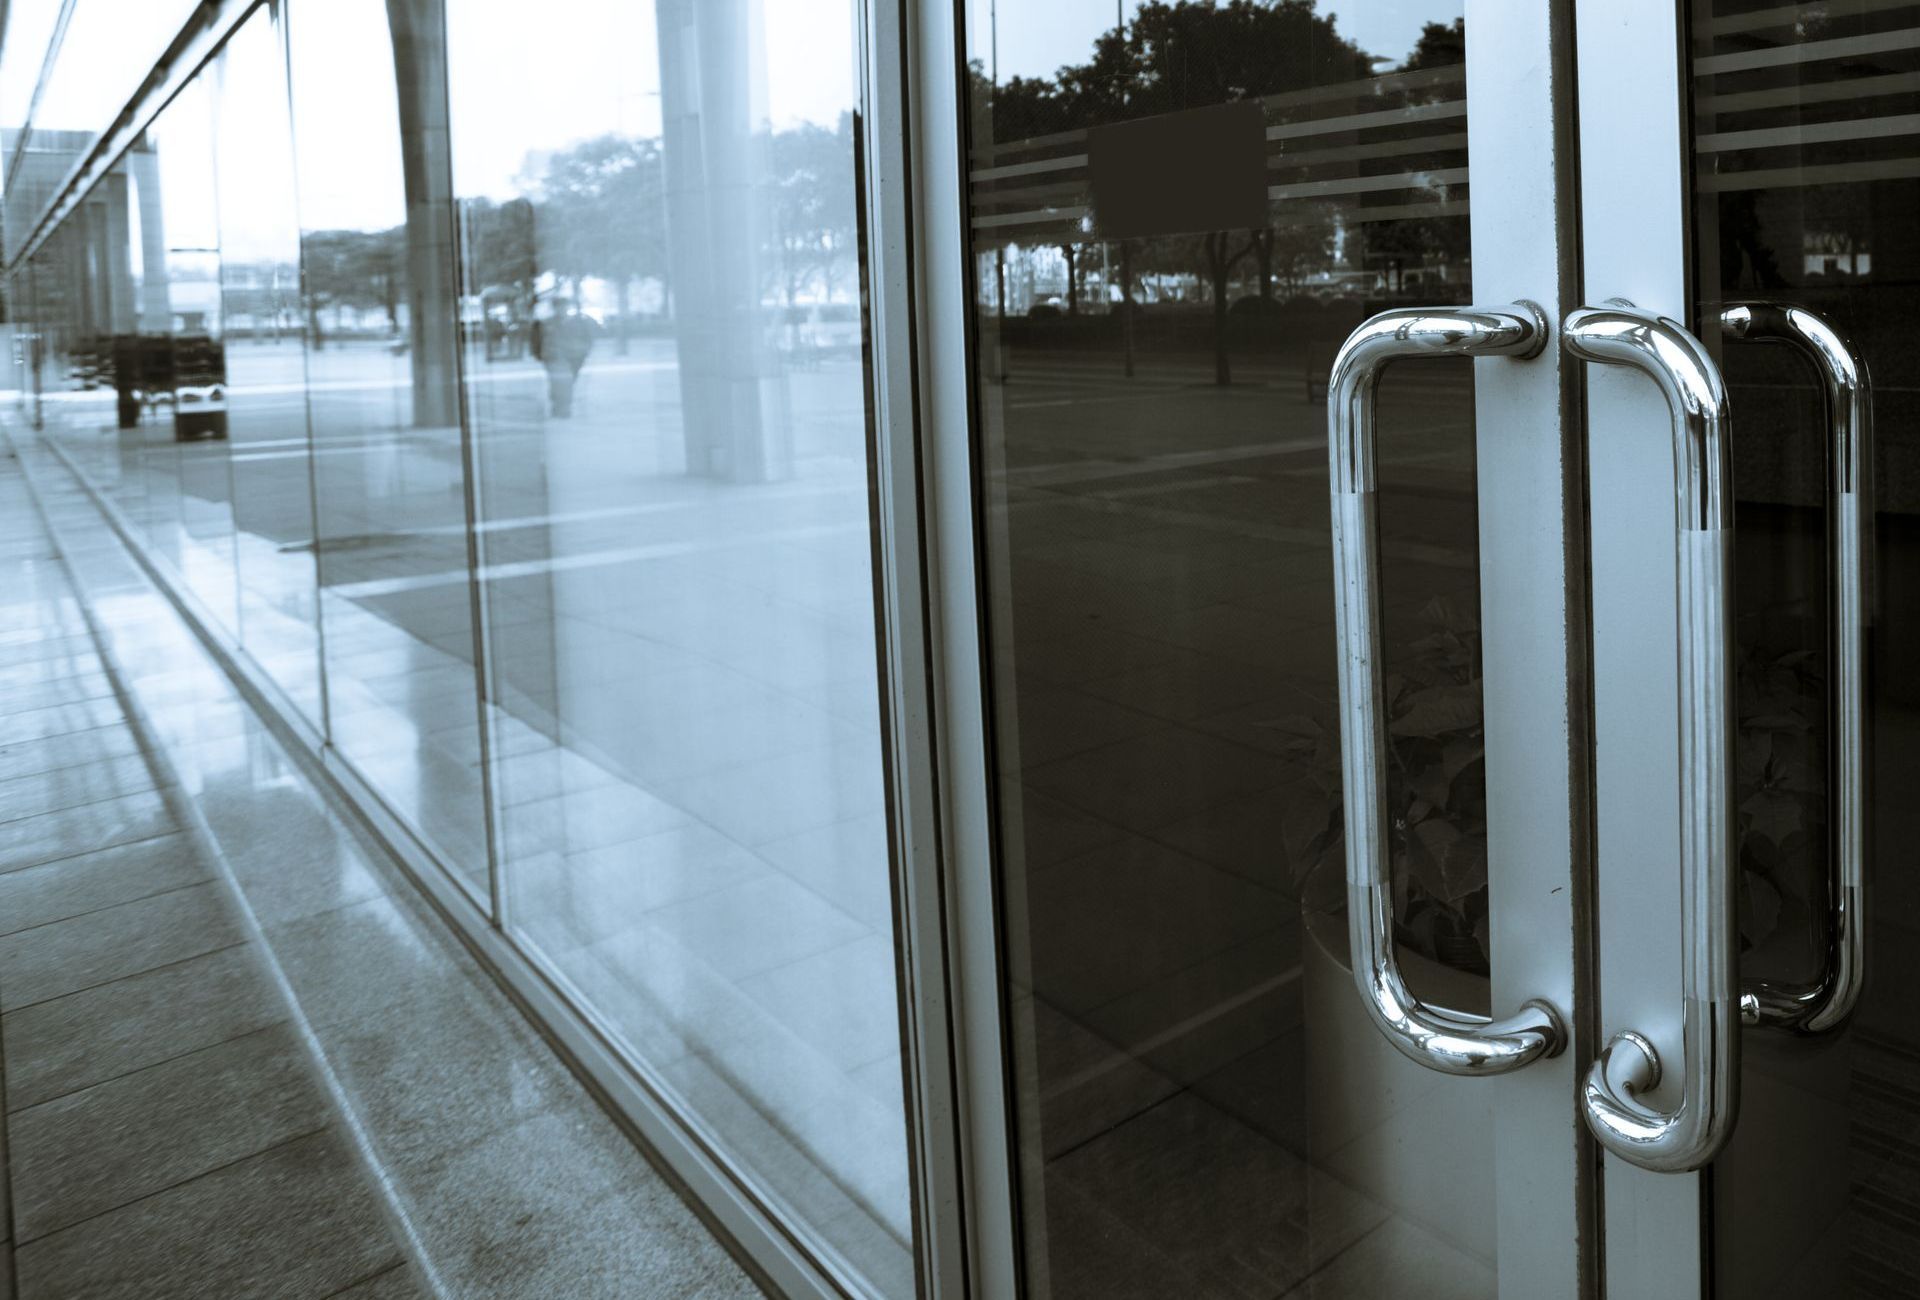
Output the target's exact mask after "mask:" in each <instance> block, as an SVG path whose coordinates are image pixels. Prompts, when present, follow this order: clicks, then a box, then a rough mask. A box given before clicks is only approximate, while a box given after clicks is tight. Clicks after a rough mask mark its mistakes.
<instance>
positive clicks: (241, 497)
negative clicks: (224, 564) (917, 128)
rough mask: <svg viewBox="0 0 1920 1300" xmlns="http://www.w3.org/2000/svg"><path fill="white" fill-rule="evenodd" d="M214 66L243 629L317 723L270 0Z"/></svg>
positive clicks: (302, 427)
mask: <svg viewBox="0 0 1920 1300" xmlns="http://www.w3.org/2000/svg"><path fill="white" fill-rule="evenodd" d="M217 67H218V75H219V78H220V81H219V86H220V112H219V116H218V122H217V130H218V137H217V144H218V153H219V163H220V181H221V184H220V242H221V262H220V302H221V314H222V317H223V319H224V323H225V327H226V328H225V331H224V342H225V350H226V369H227V392H226V408H227V411H226V414H227V424H228V429H229V430H230V437H231V447H232V465H233V512H234V535H235V546H236V551H237V554H236V561H237V563H238V566H239V602H240V615H239V616H240V622H239V631H240V639H241V641H242V643H243V644H244V645H245V646H246V648H247V650H248V652H249V653H250V654H251V655H252V656H253V658H254V659H255V660H256V661H257V662H258V663H259V664H260V666H261V667H262V668H264V669H265V670H266V672H267V675H268V676H270V677H271V678H272V679H273V680H274V681H276V682H277V683H279V685H280V686H281V687H282V688H284V689H285V690H286V691H287V693H288V695H289V696H290V697H291V698H292V699H293V701H294V702H295V704H297V705H298V707H299V709H300V711H301V712H302V713H303V714H304V715H305V716H306V717H307V719H308V720H309V721H310V722H312V723H313V724H314V725H315V726H319V725H320V723H321V718H320V646H319V633H320V629H319V603H318V602H319V596H318V593H317V591H316V589H315V582H314V572H315V570H314V545H313V538H314V529H313V476H312V461H311V459H310V457H309V454H308V453H309V450H310V449H309V447H308V443H307V385H306V354H305V349H304V348H303V347H302V335H303V326H304V324H305V318H304V316H303V314H302V312H301V310H300V218H299V213H298V212H297V210H296V207H295V192H294V174H293V137H292V131H291V127H290V125H289V123H288V120H287V80H286V63H285V60H284V58H283V57H282V53H281V48H280V39H279V33H278V32H277V31H276V30H275V28H274V25H273V19H272V13H271V10H270V9H261V10H259V11H258V12H256V13H255V14H254V16H253V17H252V18H250V19H248V20H247V22H246V24H245V25H244V26H243V27H242V28H241V29H240V30H239V31H238V32H236V33H235V34H234V36H233V38H232V39H231V40H230V41H229V42H228V43H227V47H226V50H225V52H224V53H223V54H222V55H221V57H220V61H219V63H218V65H217Z"/></svg>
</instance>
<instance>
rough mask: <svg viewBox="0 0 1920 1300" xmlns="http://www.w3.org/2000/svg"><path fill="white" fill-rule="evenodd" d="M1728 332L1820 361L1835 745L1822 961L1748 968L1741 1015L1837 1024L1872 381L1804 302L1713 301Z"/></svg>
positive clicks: (1862, 775)
mask: <svg viewBox="0 0 1920 1300" xmlns="http://www.w3.org/2000/svg"><path fill="white" fill-rule="evenodd" d="M1720 332H1721V333H1722V334H1723V335H1725V336H1726V337H1727V338H1730V339H1748V340H1752V341H1754V342H1760V343H1784V344H1786V345H1788V346H1789V347H1791V348H1793V349H1794V350H1795V351H1796V352H1799V353H1800V354H1801V355H1802V356H1804V357H1806V358H1807V360H1809V361H1811V362H1812V363H1813V365H1814V368H1815V369H1817V370H1818V371H1819V372H1820V380H1821V384H1822V386H1823V387H1824V388H1825V389H1826V406H1827V429H1828V441H1827V518H1828V531H1829V535H1830V538H1831V540H1830V541H1829V544H1828V564H1829V566H1830V567H1829V576H1828V584H1829V593H1830V594H1829V596H1828V599H1827V617H1828V620H1829V624H1830V625H1829V627H1828V631H1827V635H1828V645H1829V650H1828V654H1829V656H1830V657H1831V660H1832V667H1831V668H1830V670H1829V671H1830V672H1831V673H1832V675H1833V676H1832V680H1833V687H1832V695H1831V700H1832V703H1831V708H1830V712H1829V715H1828V723H1827V730H1828V745H1829V746H1830V748H1831V750H1832V753H1833V792H1832V796H1831V812H1830V816H1831V817H1832V819H1833V834H1832V835H1831V836H1830V837H1829V840H1828V852H1829V854H1830V857H1829V859H1828V867H1827V872H1828V913H1829V916H1828V920H1829V926H1828V931H1827V952H1826V961H1825V964H1824V966H1823V968H1822V970H1821V973H1820V977H1819V978H1818V979H1817V980H1815V981H1814V982H1813V983H1810V984H1786V983H1781V982H1778V981H1771V980H1763V979H1751V980H1747V981H1745V982H1744V983H1743V984H1742V985H1741V1012H1742V1017H1743V1019H1744V1021H1745V1023H1747V1024H1753V1025H1777V1026H1779V1027H1781V1028H1784V1029H1790V1030H1793V1031H1795V1032H1797V1033H1803V1034H1819V1033H1825V1032H1828V1031H1830V1030H1833V1029H1837V1028H1839V1027H1840V1026H1841V1025H1842V1024H1844V1023H1846V1020H1847V1017H1848V1016H1850V1015H1851V1014H1852V1013H1853V1008H1854V1004H1855V1003H1857V1002H1858V1001H1859V1000H1860V987H1861V985H1862V984H1863V983H1864V982H1865V978H1866V969H1867V964H1866V937H1867V931H1866V925H1865V921H1866V914H1865V912H1864V910H1863V907H1864V903H1865V894H1866V878H1867V849H1866V839H1867V825H1866V816H1867V796H1866V788H1867V772H1866V769H1867V762H1868V757H1867V740H1866V720H1867V719H1866V704H1867V697H1866V674H1867V660H1866V619H1867V614H1866V610H1867V572H1868V564H1867V555H1868V548H1869V546H1870V545H1871V541H1870V538H1871V534H1870V532H1869V530H1870V529H1871V528H1872V527H1873V504H1872V498H1871V496H1870V495H1869V492H1868V487H1869V484H1870V483H1871V481H1872V467H1873V387H1872V383H1871V381H1870V380H1869V379H1868V378H1867V368H1866V365H1865V363H1864V362H1863V361H1861V359H1860V358H1859V357H1858V356H1856V355H1854V352H1853V350H1852V349H1851V348H1849V347H1848V346H1847V342H1846V340H1845V339H1844V338H1842V337H1841V335H1840V332H1839V331H1838V330H1836V329H1834V328H1833V326H1831V325H1829V324H1828V323H1827V322H1826V321H1824V320H1822V319H1821V318H1820V317H1819V316H1816V315H1815V314H1814V313H1812V312H1810V311H1807V310H1806V309H1805V308H1802V307H1793V306H1789V305H1787V304H1785V303H1770V302H1748V303H1736V304H1734V305H1732V306H1730V307H1728V308H1726V309H1725V310H1724V311H1722V312H1721V313H1720Z"/></svg>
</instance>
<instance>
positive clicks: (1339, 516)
mask: <svg viewBox="0 0 1920 1300" xmlns="http://www.w3.org/2000/svg"><path fill="white" fill-rule="evenodd" d="M1546 339H1547V324H1546V321H1545V319H1544V318H1543V317H1542V315H1541V313H1540V310H1539V309H1538V308H1537V307H1534V306H1533V305H1532V304H1531V303H1519V304H1515V305H1513V306H1508V307H1435V308H1428V309H1410V310H1402V311H1389V312H1382V313H1381V314H1380V315H1378V316H1375V317H1373V318H1372V319H1371V320H1369V321H1367V322H1366V323H1364V324H1363V325H1361V326H1360V328H1358V329H1356V330H1355V331H1354V332H1353V333H1352V334H1350V335H1348V337H1347V341H1346V342H1345V343H1343V344H1341V346H1340V351H1339V353H1338V354H1336V355H1335V357H1334V360H1333V365H1332V368H1331V370H1330V371H1329V373H1328V377H1327V444H1328V453H1329V460H1330V462H1331V476H1332V488H1333V502H1332V505H1333V565H1334V611H1335V612H1334V622H1335V626H1336V628H1337V629H1338V634H1339V642H1340V655H1339V670H1340V746H1341V759H1340V763H1341V780H1342V783H1343V786H1344V791H1345V797H1344V800H1343V802H1344V807H1345V811H1344V818H1345V823H1346V845H1347V933H1348V941H1349V945H1350V947H1351V949H1352V959H1353V979H1354V983H1355V985H1356V986H1357V987H1358V988H1359V990H1360V996H1361V998H1362V999H1363V1000H1364V1001H1365V1003H1366V1007H1367V1011H1368V1013H1369V1014H1370V1015H1371V1016H1372V1018H1373V1022H1374V1024H1376V1025H1377V1026H1379V1028H1380V1031H1381V1032H1382V1033H1383V1034H1385V1035H1386V1036H1387V1040H1388V1041H1389V1042H1391V1043H1392V1044H1393V1045H1394V1046H1395V1047H1397V1048H1399V1049H1400V1051H1401V1052H1402V1053H1404V1054H1405V1055H1407V1056H1408V1057H1411V1058H1412V1059H1413V1060H1415V1061H1418V1062H1419V1063H1420V1064H1422V1065H1425V1066H1427V1067H1429V1068H1431V1069H1435V1070H1440V1071H1443V1072H1444V1073H1447V1074H1463V1075H1486V1074H1502V1073H1505V1072H1506V1071H1508V1070H1515V1069H1518V1068H1519V1067H1521V1066H1523V1065H1526V1064H1528V1063H1529V1062H1532V1061H1534V1060H1536V1059H1538V1058H1540V1057H1542V1056H1553V1055H1555V1054H1557V1053H1558V1052H1559V1051H1560V1049H1561V1048H1562V1047H1563V1046H1564V1045H1565V1043H1566V1030H1565V1027H1564V1025H1563V1023H1562V1021H1561V1018H1560V1014H1559V1012H1557V1011H1556V1010H1555V1009H1554V1008H1553V1007H1552V1006H1551V1005H1550V1004H1549V1003H1547V1002H1545V1001H1541V1000H1536V1001H1530V1002H1527V1003H1526V1004H1524V1005H1523V1006H1522V1007H1521V1008H1520V1009H1519V1010H1518V1011H1516V1012H1515V1013H1514V1014H1512V1015H1510V1016H1507V1017H1505V1018H1503V1019H1500V1020H1493V1019H1491V1018H1490V1017H1487V1016H1482V1015H1477V1014H1474V1013H1472V1012H1465V1011H1451V1010H1448V1009H1446V1008H1444V1007H1432V1006H1428V1005H1427V1004H1425V1003H1423V1002H1421V1001H1420V999H1419V998H1417V997H1415V996H1414V995H1413V994H1412V993H1411V992H1410V991H1409V990H1408V989H1407V986H1406V982H1405V981H1404V980H1403V979H1402V978H1401V975H1400V967H1399V962H1398V961H1397V960H1396V958H1395V956H1394V949H1393V890H1392V883H1391V874H1390V873H1391V866H1392V863H1391V859H1390V856H1389V853H1388V847H1387V728H1386V707H1385V700H1384V688H1383V683H1382V669H1381V663H1380V652H1381V645H1380V566H1379V562H1378V561H1379V557H1378V554H1377V552H1376V534H1377V529H1376V521H1375V509H1376V504H1375V484H1374V420H1375V411H1374V405H1375V403H1374V397H1375V391H1376V390H1377V388H1378V387H1379V380H1380V373H1381V371H1382V370H1383V369H1384V368H1385V367H1386V365H1387V363H1389V362H1391V361H1395V360H1398V359H1400V358H1402V357H1522V358H1524V357H1531V356H1535V355H1537V354H1538V353H1539V352H1540V350H1541V349H1542V348H1543V347H1544V346H1545V345H1546Z"/></svg>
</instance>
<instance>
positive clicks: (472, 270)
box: [462, 199, 540, 322]
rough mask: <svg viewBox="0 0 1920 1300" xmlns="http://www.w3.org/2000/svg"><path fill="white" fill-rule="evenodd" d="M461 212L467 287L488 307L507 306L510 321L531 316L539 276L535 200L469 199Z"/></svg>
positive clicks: (467, 289)
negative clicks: (535, 249) (535, 248)
mask: <svg viewBox="0 0 1920 1300" xmlns="http://www.w3.org/2000/svg"><path fill="white" fill-rule="evenodd" d="M462 215H463V218H464V221H463V226H462V231H463V234H464V237H465V246H464V251H465V255H466V267H465V269H466V275H467V285H466V291H467V292H468V293H470V294H473V295H475V296H477V297H478V298H479V299H480V300H481V302H482V303H484V304H485V305H486V306H488V307H493V306H496V305H498V306H502V307H504V308H505V309H506V314H507V316H508V318H509V319H510V320H513V321H516V322H518V321H523V320H528V319H531V318H532V316H533V295H534V283H535V281H537V280H538V279H539V278H540V263H539V259H538V257H536V256H535V254H534V248H533V204H532V203H530V202H528V201H527V200H526V199H509V200H507V201H506V202H505V203H495V202H494V201H493V200H491V199H469V200H467V201H466V202H465V203H464V204H463V205H462Z"/></svg>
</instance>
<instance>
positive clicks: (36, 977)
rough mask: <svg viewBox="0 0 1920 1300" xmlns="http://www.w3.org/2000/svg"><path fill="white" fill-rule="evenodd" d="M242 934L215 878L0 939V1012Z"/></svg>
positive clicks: (236, 938)
mask: <svg viewBox="0 0 1920 1300" xmlns="http://www.w3.org/2000/svg"><path fill="white" fill-rule="evenodd" d="M242 937H243V935H242V932H241V930H240V927H239V925H238V923H237V922H236V921H235V920H234V919H233V915H232V912H231V910H230V908H229V905H228V903H227V899H226V897H225V894H224V891H223V889H222V887H221V886H220V885H219V884H217V883H214V882H208V883H206V884H202V885H190V886H188V887H187V888H185V889H176V890H174V891H173V892H172V893H168V894H158V895H155V896H154V897H152V898H143V899H139V900H138V901H136V902H132V903H122V904H120V905H119V906H117V907H109V908H105V909H103V910H101V911H98V912H89V913H87V914H86V915H85V916H76V917H71V918H69V919H68V920H65V921H55V922H54V923H52V924H51V925H42V926H38V927H36V928H34V929H32V930H22V931H20V932H19V933H18V934H11V935H8V936H7V937H5V938H4V939H0V1011H9V1012H10V1011H15V1010H18V1009H19V1008H21V1007H25V1006H31V1005H32V1004H34V1003H36V1002H44V1001H45V1000H47V999H48V998H57V997H59V996H60V995H61V994H63V993H72V992H74V991H76V990H79V989H84V988H89V987H91V986H93V985H95V984H104V983H106V982H107V981H109V980H117V979H121V978H124V977H125V976H128V975H138V974H139V973H140V972H142V971H147V970H152V969H153V968H154V967H156V966H164V965H166V964H167V963H169V962H176V961H183V960H185V959H186V958H188V957H198V956H200V955H201V954H202V953H207V952H212V951H214V950H215V949H216V948H225V947H227V946H229V945H231V944H234V943H238V942H240V940H241V939H242Z"/></svg>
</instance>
